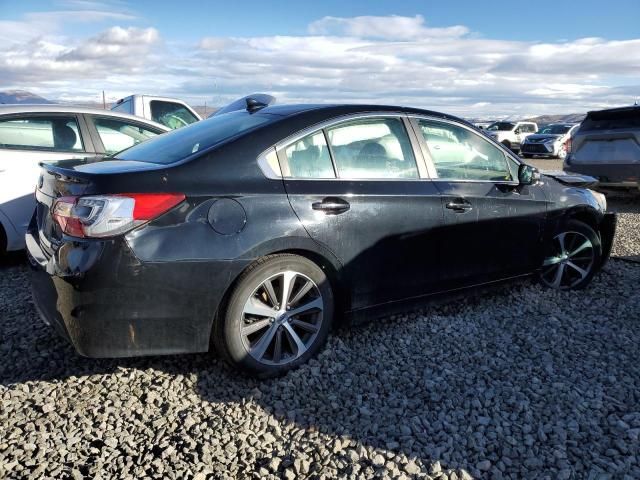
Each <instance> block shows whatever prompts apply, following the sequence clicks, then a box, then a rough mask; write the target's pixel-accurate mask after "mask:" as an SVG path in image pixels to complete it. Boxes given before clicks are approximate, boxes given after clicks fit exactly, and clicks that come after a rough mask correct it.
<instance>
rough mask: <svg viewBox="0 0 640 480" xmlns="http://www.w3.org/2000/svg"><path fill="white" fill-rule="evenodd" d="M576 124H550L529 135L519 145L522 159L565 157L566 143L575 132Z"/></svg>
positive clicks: (562, 158)
mask: <svg viewBox="0 0 640 480" xmlns="http://www.w3.org/2000/svg"><path fill="white" fill-rule="evenodd" d="M578 126H579V124H578V123H552V124H550V125H547V126H546V127H544V128H542V129H540V130H539V131H538V133H535V134H533V135H529V136H528V137H527V138H525V139H524V141H523V142H522V144H521V145H520V153H521V154H522V156H523V157H524V158H531V157H534V156H545V157H555V158H559V159H561V160H564V158H565V157H566V156H567V141H568V140H569V138H571V135H572V134H573V133H574V132H575V131H576V130H577V128H578Z"/></svg>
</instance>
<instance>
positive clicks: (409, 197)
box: [27, 99, 615, 375]
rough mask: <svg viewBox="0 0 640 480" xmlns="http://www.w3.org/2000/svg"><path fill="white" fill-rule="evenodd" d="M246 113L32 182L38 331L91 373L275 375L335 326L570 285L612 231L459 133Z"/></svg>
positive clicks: (400, 118)
mask: <svg viewBox="0 0 640 480" xmlns="http://www.w3.org/2000/svg"><path fill="white" fill-rule="evenodd" d="M262 107H263V106H262V105H260V104H259V103H258V102H255V101H251V100H250V99H249V100H247V108H246V110H242V111H234V112H230V113H226V114H223V115H219V116H215V117H213V118H210V119H208V120H204V121H201V122H198V123H195V124H193V125H191V126H188V127H184V128H181V129H179V130H175V131H173V132H170V133H168V134H166V135H163V136H161V137H158V138H157V139H154V140H151V141H149V142H147V143H144V144H141V145H139V146H136V147H133V148H130V149H128V150H126V151H124V152H121V153H119V154H118V156H117V158H107V159H104V160H102V161H93V162H87V161H80V160H71V161H62V162H59V163H57V164H56V165H46V166H44V167H43V171H42V176H41V178H40V182H39V187H38V189H37V193H36V197H37V201H38V206H37V211H36V213H35V215H34V217H33V219H32V222H31V226H30V229H29V233H28V234H27V245H28V249H29V255H30V260H31V263H32V265H33V290H34V295H35V302H36V305H38V308H39V310H40V311H41V313H42V315H43V317H44V318H45V321H47V322H49V323H51V324H53V325H55V326H56V328H57V329H58V330H59V331H60V333H61V334H62V335H64V336H65V337H66V338H68V339H69V340H70V341H71V343H72V344H73V345H74V347H75V348H76V350H77V351H78V352H79V353H81V354H83V355H86V356H91V357H112V356H132V355H151V354H168V353H182V352H201V351H207V350H208V349H209V346H210V344H213V345H215V347H216V348H217V350H218V352H219V353H220V354H221V355H222V356H224V357H225V358H226V359H227V360H229V361H230V362H231V363H232V364H234V365H235V366H238V367H241V368H243V369H244V370H247V371H249V372H252V373H257V374H260V375H275V374H278V373H281V372H284V371H286V370H288V369H290V368H292V367H295V366H297V365H299V364H300V363H303V362H305V361H307V360H308V359H309V358H310V357H311V356H312V355H314V354H315V353H316V352H317V351H318V350H319V349H320V348H321V346H322V344H323V342H324V341H325V339H326V337H327V335H328V332H329V329H330V326H331V324H332V322H333V321H334V320H335V319H337V318H347V319H354V318H362V317H372V316H373V315H374V314H376V313H378V314H379V313H381V312H382V311H384V312H389V311H390V310H392V309H397V308H401V305H404V307H402V308H407V307H406V305H407V302H415V301H416V300H419V301H422V300H424V299H426V298H429V297H431V296H433V295H439V294H444V293H448V292H453V291H459V290H461V289H464V288H470V287H475V286H478V285H485V284H488V283H493V282H497V281H501V280H505V279H511V278H516V277H521V276H526V275H531V274H537V275H539V277H540V279H541V281H542V282H543V283H544V284H546V285H548V286H550V287H553V288H559V289H570V288H581V287H584V286H586V285H587V284H588V283H589V281H590V280H591V279H592V277H593V276H594V274H595V273H596V272H597V271H598V270H599V269H600V267H601V266H602V264H603V263H604V262H605V260H606V259H607V257H608V254H609V250H610V248H611V242H612V238H613V232H614V228H615V217H613V216H612V215H610V214H606V213H605V210H606V202H605V199H604V197H603V196H602V195H600V194H598V193H595V192H593V191H591V190H589V189H586V188H581V185H584V179H583V178H577V177H567V178H563V177H558V178H553V177H551V176H540V174H539V173H538V172H537V171H536V170H535V169H534V168H533V167H530V166H528V165H525V164H522V163H520V161H519V160H518V159H517V158H516V157H514V156H513V154H512V153H511V152H510V151H508V150H507V149H505V148H504V147H503V146H501V145H499V144H497V143H496V142H494V141H492V140H490V139H488V138H486V137H485V136H484V135H482V133H480V131H478V130H477V129H476V128H475V127H473V126H472V125H470V124H468V123H467V122H465V121H463V120H460V119H458V118H455V117H451V116H449V115H444V114H440V113H435V112H430V111H425V110H418V109H410V108H398V107H381V106H359V105H334V106H317V105H280V106H269V107H266V108H262Z"/></svg>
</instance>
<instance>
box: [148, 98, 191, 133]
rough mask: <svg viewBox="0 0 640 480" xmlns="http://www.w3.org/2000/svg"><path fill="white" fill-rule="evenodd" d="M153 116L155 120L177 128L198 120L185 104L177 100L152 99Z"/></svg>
mask: <svg viewBox="0 0 640 480" xmlns="http://www.w3.org/2000/svg"><path fill="white" fill-rule="evenodd" d="M151 118H152V119H153V121H154V122H158V123H161V124H162V125H166V126H167V127H169V128H172V129H176V128H180V127H186V126H187V125H190V124H192V123H195V122H197V121H198V119H197V118H196V116H195V115H194V114H193V113H191V112H190V111H189V110H188V109H187V108H186V107H185V106H184V105H180V104H179V103H175V102H164V101H161V100H152V101H151Z"/></svg>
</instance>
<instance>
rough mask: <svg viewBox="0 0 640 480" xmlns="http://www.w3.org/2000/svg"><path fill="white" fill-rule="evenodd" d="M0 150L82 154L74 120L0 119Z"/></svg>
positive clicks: (49, 118)
mask: <svg viewBox="0 0 640 480" xmlns="http://www.w3.org/2000/svg"><path fill="white" fill-rule="evenodd" d="M0 147H1V148H15V149H22V150H25V149H28V150H44V151H54V152H76V151H77V152H81V151H83V150H84V149H83V146H82V139H81V137H80V133H79V128H78V122H77V120H76V118H75V117H63V116H60V117H58V116H55V117H46V116H37V117H24V118H17V117H13V118H11V119H7V120H0Z"/></svg>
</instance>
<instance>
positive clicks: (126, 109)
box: [111, 100, 133, 113]
mask: <svg viewBox="0 0 640 480" xmlns="http://www.w3.org/2000/svg"><path fill="white" fill-rule="evenodd" d="M131 106H132V102H131V100H126V101H124V102H122V103H119V104H117V105H116V106H115V107H113V108H112V109H111V110H113V111H114V112H122V113H133V108H131Z"/></svg>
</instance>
